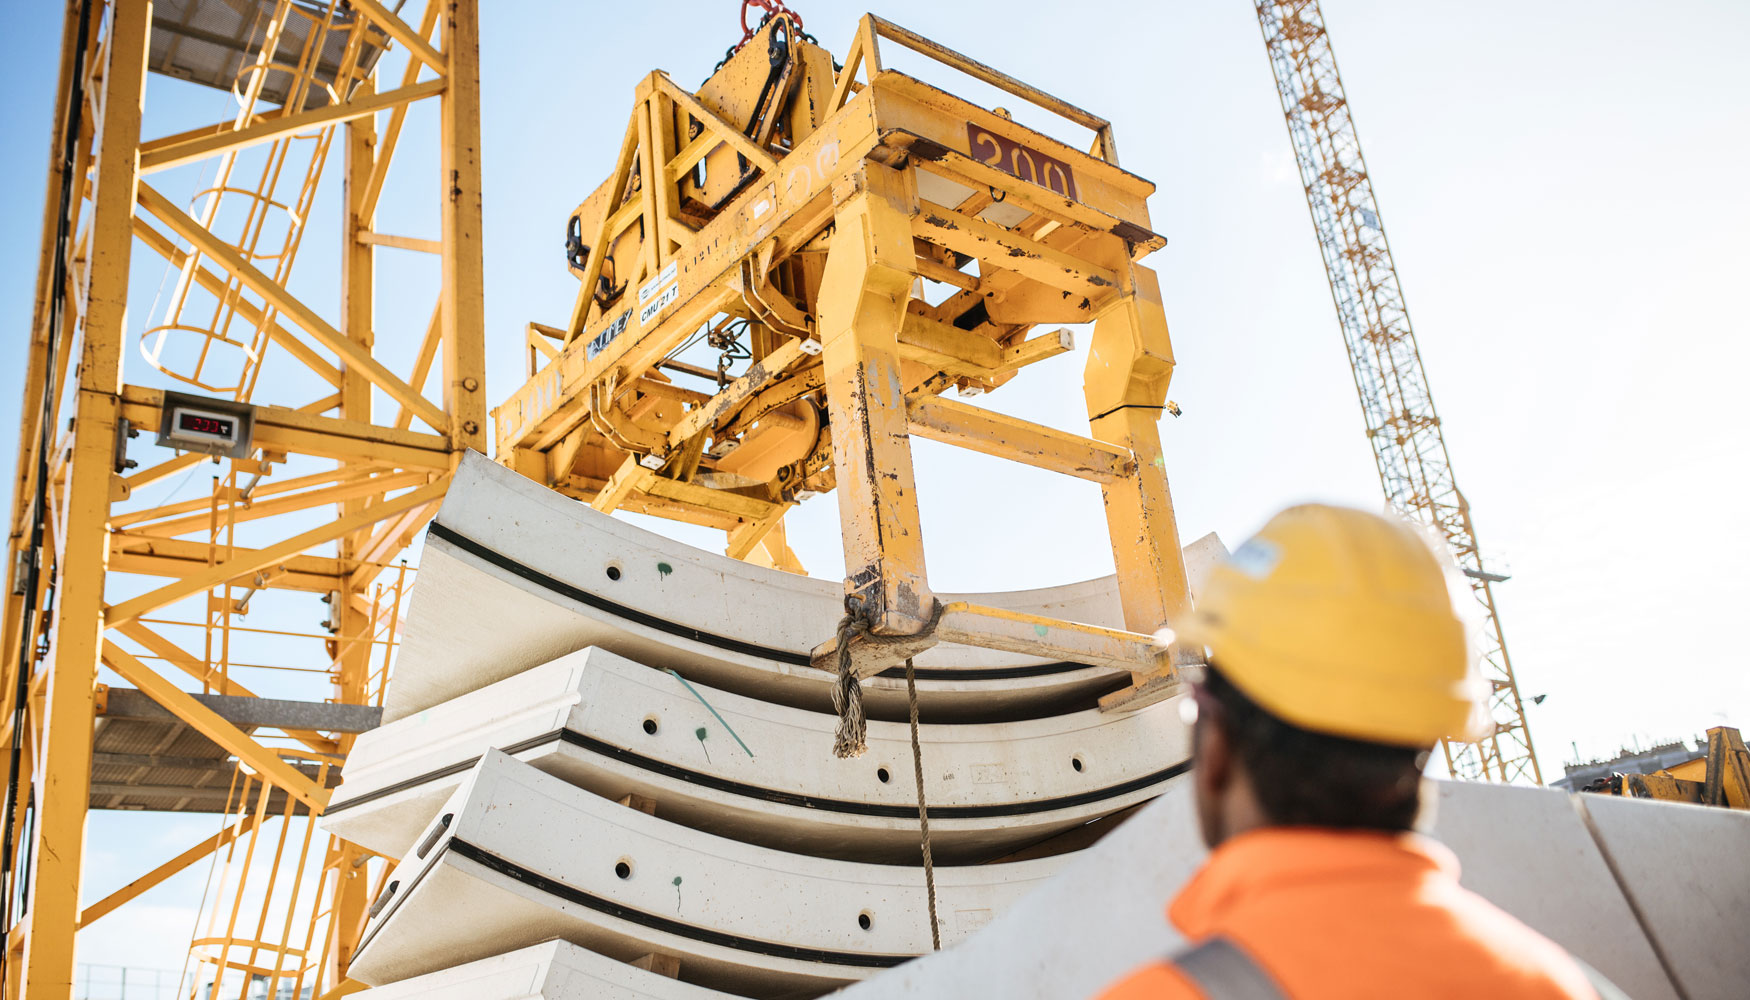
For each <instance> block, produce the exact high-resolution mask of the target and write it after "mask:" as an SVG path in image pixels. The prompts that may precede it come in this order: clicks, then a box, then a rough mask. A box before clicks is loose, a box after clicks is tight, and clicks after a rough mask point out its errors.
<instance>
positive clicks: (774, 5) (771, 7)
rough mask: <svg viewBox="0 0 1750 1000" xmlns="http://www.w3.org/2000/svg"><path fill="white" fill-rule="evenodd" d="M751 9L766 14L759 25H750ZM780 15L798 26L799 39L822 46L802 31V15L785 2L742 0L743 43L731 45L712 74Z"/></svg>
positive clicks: (712, 69) (713, 68) (780, 0)
mask: <svg viewBox="0 0 1750 1000" xmlns="http://www.w3.org/2000/svg"><path fill="white" fill-rule="evenodd" d="M750 7H758V8H759V9H761V10H763V11H765V12H766V13H765V15H764V16H763V17H761V18H760V19H759V22H758V23H757V24H752V25H750V24H748V23H747V12H748V8H750ZM780 14H782V15H784V16H785V17H788V18H789V19H790V23H791V24H793V25H795V26H796V36H797V37H798V38H800V39H802V40H803V41H805V42H807V43H808V44H810V45H819V44H820V39H818V38H815V37H814V36H813V35H811V34H809V33H808V32H806V31H804V30H802V15H801V14H798V13H796V12H795V11H793V10H791V9H790V8H789V7H787V6H785V4H784V0H741V41H739V42H736V43H735V44H734V45H731V46H730V47H729V48H728V50H727V51H725V52H724V53H723V58H722V59H720V60H718V61H717V65H716V66H713V67H712V68H711V72H712V73H713V74H715V73H716V72H717V71H718V70H720V69H722V68H723V64H724V63H726V62H728V61H729V60H730V59H731V58H733V57H734V55H735V54H736V53H737V52H740V51H741V47H742V46H743V45H746V44H747V43H748V42H750V41H752V40H753V36H754V32H756V31H758V30H760V29H761V28H763V27H765V26H766V22H768V21H770V20H771V19H772V18H774V17H777V16H778V15H780Z"/></svg>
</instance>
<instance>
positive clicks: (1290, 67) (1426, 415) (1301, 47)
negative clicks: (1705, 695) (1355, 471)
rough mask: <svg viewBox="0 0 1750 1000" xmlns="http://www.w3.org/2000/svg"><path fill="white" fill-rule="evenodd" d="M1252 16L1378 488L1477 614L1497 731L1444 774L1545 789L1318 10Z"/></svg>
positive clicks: (1285, 1)
mask: <svg viewBox="0 0 1750 1000" xmlns="http://www.w3.org/2000/svg"><path fill="white" fill-rule="evenodd" d="M1256 7H1257V11H1258V24H1259V26H1260V27H1261V28H1262V29H1263V32H1264V45H1265V48H1266V49H1268V51H1269V56H1270V68H1271V70H1272V71H1273V72H1274V73H1275V76H1276V91H1277V94H1278V95H1279V96H1280V97H1281V99H1282V113H1283V117H1284V118H1285V119H1286V120H1287V123H1288V136H1289V139H1290V141H1291V142H1292V143H1293V145H1294V157H1295V160H1296V161H1297V162H1298V163H1299V165H1300V179H1301V183H1302V184H1303V185H1304V187H1305V188H1306V203H1307V208H1308V209H1309V210H1311V212H1312V220H1313V228H1314V229H1315V230H1316V231H1317V233H1318V239H1319V251H1320V253H1321V254H1322V255H1323V257H1324V261H1325V273H1326V275H1327V276H1328V277H1329V279H1330V284H1331V301H1332V303H1333V304H1335V305H1336V307H1337V319H1338V322H1339V323H1341V325H1342V327H1343V342H1344V345H1345V346H1346V347H1347V348H1348V351H1349V364H1350V367H1351V368H1352V369H1353V370H1354V373H1355V391H1356V394H1357V395H1358V396H1359V397H1360V399H1361V412H1362V415H1363V416H1364V417H1365V418H1366V421H1367V439H1368V440H1369V441H1370V442H1371V443H1372V445H1373V458H1374V461H1375V463H1376V464H1377V465H1378V467H1379V481H1380V485H1381V486H1382V487H1384V489H1385V495H1386V499H1387V500H1388V501H1390V503H1391V505H1392V506H1393V507H1394V508H1396V509H1397V510H1399V511H1401V512H1402V513H1403V514H1405V515H1406V516H1409V517H1412V518H1414V519H1416V520H1418V521H1421V522H1423V523H1426V524H1429V525H1431V526H1433V527H1434V528H1435V529H1437V530H1438V531H1439V532H1440V533H1441V534H1442V535H1443V536H1444V537H1445V538H1446V540H1447V542H1448V543H1449V544H1450V545H1451V546H1452V552H1453V555H1454V557H1455V558H1456V559H1457V560H1458V565H1459V567H1460V568H1461V569H1462V570H1463V571H1464V574H1465V576H1466V577H1468V578H1469V580H1470V584H1471V590H1472V593H1473V594H1474V595H1475V596H1476V599H1477V602H1478V603H1479V604H1480V605H1482V610H1483V612H1484V615H1485V616H1486V623H1485V627H1484V629H1483V630H1482V638H1481V642H1482V648H1481V650H1480V651H1479V652H1480V654H1481V657H1480V658H1481V665H1482V671H1483V676H1484V680H1485V681H1486V682H1487V683H1488V684H1489V685H1490V692H1491V694H1490V709H1491V712H1492V715H1493V717H1494V720H1495V724H1496V729H1495V733H1494V735H1493V736H1490V737H1488V738H1487V739H1485V740H1482V741H1481V742H1477V743H1452V742H1449V743H1447V744H1446V763H1447V766H1448V767H1449V768H1450V769H1451V771H1452V774H1453V775H1454V776H1455V777H1459V778H1468V779H1472V780H1485V781H1487V780H1493V781H1504V782H1515V781H1526V780H1529V781H1532V782H1535V783H1537V784H1542V783H1543V776H1542V773H1541V772H1540V771H1539V769H1538V766H1537V755H1536V753H1535V751H1533V749H1532V745H1531V730H1530V728H1529V727H1528V726H1527V725H1526V721H1525V705H1524V702H1523V701H1522V700H1521V699H1520V697H1519V685H1518V682H1517V681H1515V680H1514V677H1513V662H1512V660H1511V659H1510V658H1509V657H1508V655H1507V642H1506V639H1505V638H1504V637H1503V635H1502V632H1501V620H1500V618H1499V616H1498V615H1497V614H1496V610H1495V596H1494V593H1493V592H1492V590H1491V589H1490V586H1491V584H1494V583H1498V582H1500V581H1501V580H1503V579H1505V577H1503V576H1501V575H1500V574H1498V573H1491V572H1489V571H1488V570H1487V569H1486V568H1485V567H1484V565H1483V559H1482V555H1481V553H1480V551H1479V549H1478V547H1477V534H1476V528H1475V526H1474V525H1473V524H1472V522H1471V513H1470V505H1469V504H1467V503H1466V502H1465V499H1464V494H1463V493H1462V492H1460V490H1459V488H1458V481H1457V479H1455V478H1454V476H1453V472H1452V460H1451V458H1450V457H1449V456H1448V454H1447V451H1446V439H1445V438H1444V437H1443V436H1442V434H1441V431H1440V418H1439V416H1437V415H1436V414H1435V412H1434V396H1433V394H1432V393H1431V392H1430V391H1429V388H1428V376H1427V372H1426V371H1425V370H1424V369H1423V367H1422V355H1421V352H1420V351H1418V350H1417V348H1416V335H1415V332H1414V331H1413V330H1412V329H1411V327H1410V313H1409V310H1408V308H1407V307H1406V306H1405V305H1404V293H1403V289H1402V288H1401V287H1400V286H1399V284H1398V272H1397V267H1396V266H1395V265H1394V264H1393V263H1392V255H1391V246H1390V244H1388V243H1387V241H1386V237H1385V229H1384V227H1383V225H1382V224H1381V222H1380V216H1379V203H1378V201H1377V200H1376V199H1375V197H1374V192H1373V182H1372V181H1371V180H1369V178H1368V174H1367V161H1366V160H1365V159H1364V158H1363V157H1362V155H1361V140H1360V139H1359V137H1358V136H1357V135H1356V132H1355V120H1354V118H1353V117H1352V116H1351V115H1350V113H1349V102H1348V99H1347V98H1346V97H1345V96H1344V94H1343V81H1342V78H1341V77H1340V76H1338V74H1337V59H1336V56H1335V55H1334V54H1333V53H1332V51H1331V39H1330V35H1329V34H1328V33H1327V32H1326V30H1325V19H1324V14H1323V13H1322V12H1321V11H1320V10H1319V5H1318V0H1257V3H1256Z"/></svg>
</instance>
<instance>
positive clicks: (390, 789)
mask: <svg viewBox="0 0 1750 1000" xmlns="http://www.w3.org/2000/svg"><path fill="white" fill-rule="evenodd" d="M837 724H838V720H837V719H836V718H835V717H834V716H830V715H825V714H821V713H817V712H806V711H802V710H800V709H795V708H789V707H786V706H782V705H772V704H768V703H766V702H761V701H756V700H754V699H751V698H745V697H742V696H740V695H735V694H730V693H728V692H725V691H718V690H716V689H715V688H710V687H707V686H705V685H702V684H689V683H687V682H684V681H682V680H681V679H680V678H679V677H678V676H676V675H674V674H670V673H667V672H665V671H660V670H652V669H650V668H649V667H646V666H643V665H642V664H638V663H634V662H632V661H630V660H627V659H625V658H624V657H620V656H616V655H614V654H613V653H609V652H607V651H605V650H600V649H587V650H582V651H579V652H576V653H571V654H568V655H566V656H563V657H560V658H559V659H557V660H554V661H553V662H551V663H547V664H543V665H541V666H539V667H535V668H534V669H532V670H527V671H524V672H523V673H521V674H517V675H515V676H513V677H509V678H506V679H505V680H502V681H499V682H498V683H496V684H492V685H490V686H488V687H485V688H482V689H480V690H479V691H474V692H472V693H470V694H466V695H463V696H462V697H460V698H455V699H452V700H451V701H448V702H445V703H444V704H442V705H438V706H436V707H434V708H431V709H428V710H426V711H423V712H420V713H418V714H417V715H412V716H409V717H407V718H404V719H401V720H399V721H397V722H392V723H390V724H389V725H387V726H384V727H382V728H379V729H376V730H373V731H371V732H369V733H365V734H364V735H362V736H360V737H359V739H358V742H357V743H356V744H355V745H354V746H353V750H352V753H351V754H350V755H349V756H348V758H347V770H346V781H345V783H344V784H342V785H341V786H340V788H339V789H337V790H336V793H335V796H334V799H333V801H332V802H331V803H330V804H329V806H328V810H327V812H326V813H325V814H324V817H323V821H322V822H323V826H324V828H325V829H327V830H328V831H329V832H330V833H333V834H335V835H337V836H340V837H344V838H346V839H347V840H350V841H352V842H354V843H357V844H362V845H364V846H365V847H368V848H370V849H372V850H374V851H379V852H381V853H383V854H387V855H389V856H390V857H405V856H406V854H407V852H408V850H409V848H410V845H411V844H412V843H413V842H414V840H415V839H416V838H417V837H418V835H419V832H420V831H421V830H422V829H423V828H424V827H425V826H426V824H427V823H429V822H430V821H431V819H432V818H433V817H434V816H436V815H437V812H438V809H439V808H440V807H441V806H442V805H443V803H444V800H445V799H447V798H449V796H450V794H451V793H452V792H453V791H455V789H456V788H457V787H458V786H459V785H460V784H461V783H462V782H463V780H464V779H465V778H466V770H467V768H468V767H470V766H471V765H472V764H473V763H474V762H475V761H476V760H478V759H479V758H480V756H481V754H482V753H483V752H484V751H485V750H486V748H488V747H495V748H499V749H502V750H505V751H506V752H508V753H510V754H511V755H513V756H515V757H516V758H517V759H519V760H522V761H524V762H527V763H530V764H533V765H534V766H535V767H537V768H540V769H541V770H543V771H546V772H547V773H549V774H553V775H557V776H558V777H561V778H563V779H565V780H566V781H567V782H570V783H571V784H574V785H579V786H582V787H584V788H587V789H589V790H590V791H593V792H595V793H597V794H598V795H602V796H604V797H606V798H611V799H618V798H621V797H622V796H625V795H639V796H644V797H647V798H649V799H651V800H653V801H654V802H655V810H656V815H657V816H660V817H662V818H664V819H671V820H674V821H676V822H678V823H682V824H684V825H686V826H690V827H695V828H697V829H700V830H704V831H706V832H709V833H715V834H719V835H722V836H726V837H734V838H735V839H738V840H745V841H749V842H752V843H757V844H763V845H765V846H768V847H776V848H781V849H784V850H794V851H799V852H802V853H806V854H813V855H817V856H822V857H837V858H843V859H846V860H858V861H874V862H880V863H889V864H914V863H916V860H917V858H918V851H919V847H918V819H917V798H916V795H917V791H916V784H915V779H914V776H913V775H914V771H913V764H912V754H911V734H910V731H909V727H908V726H907V725H906V724H904V723H893V722H871V723H870V724H869V752H868V753H867V754H865V755H863V756H862V757H860V758H857V759H855V760H840V759H838V758H836V757H834V756H833V754H832V742H833V731H834V729H835V728H836V726H837ZM919 733H920V738H921V744H922V750H923V759H924V763H925V785H924V788H925V794H926V796H927V799H928V803H929V809H930V833H931V839H932V844H933V849H934V854H935V857H936V860H938V861H941V862H945V863H958V862H968V863H975V862H979V861H987V860H990V859H991V858H993V857H996V856H999V855H1001V854H1004V853H1007V852H1008V851H1011V850H1014V849H1016V848H1018V847H1021V846H1024V845H1027V844H1031V843H1033V842H1035V841H1038V840H1041V839H1044V838H1046V837H1049V836H1051V835H1052V834H1055V833H1058V832H1060V831H1063V830H1066V829H1068V828H1070V827H1075V826H1080V825H1081V824H1083V823H1087V822H1089V821H1091V820H1095V819H1098V818H1100V817H1102V816H1105V815H1108V814H1110V813H1113V812H1116V811H1118V810H1120V809H1125V808H1128V807H1130V806H1133V805H1136V804H1138V803H1140V802H1143V801H1145V800H1147V799H1150V798H1153V797H1154V796H1155V795H1158V794H1160V792H1161V791H1162V790H1163V789H1164V788H1165V786H1166V783H1167V782H1168V781H1169V780H1170V779H1171V778H1172V777H1174V776H1175V775H1177V774H1179V773H1181V772H1182V771H1183V770H1184V769H1185V768H1186V767H1187V766H1188V758H1189V756H1190V738H1189V732H1188V730H1187V729H1186V727H1185V725H1184V723H1183V722H1182V721H1181V720H1180V717H1179V705H1178V699H1171V700H1168V701H1163V702H1160V703H1158V704H1155V705H1151V706H1149V707H1148V708H1145V709H1142V710H1140V711H1136V712H1125V713H1113V714H1106V713H1101V712H1097V711H1085V712H1078V713H1075V714H1073V715H1065V716H1057V717H1053V718H1049V719H1034V720H1028V721H1023V722H1007V723H997V724H991V725H925V726H921V727H920V728H919Z"/></svg>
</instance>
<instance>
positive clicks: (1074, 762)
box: [1069, 757, 1082, 771]
mask: <svg viewBox="0 0 1750 1000" xmlns="http://www.w3.org/2000/svg"><path fill="white" fill-rule="evenodd" d="M1069 766H1070V767H1073V768H1075V769H1076V770H1077V771H1080V770H1081V769H1082V759H1081V758H1080V757H1071V758H1070V759H1069Z"/></svg>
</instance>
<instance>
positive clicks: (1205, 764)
mask: <svg viewBox="0 0 1750 1000" xmlns="http://www.w3.org/2000/svg"><path fill="white" fill-rule="evenodd" d="M1197 702H1198V709H1199V711H1198V713H1197V723H1196V725H1195V727H1194V728H1193V729H1192V731H1191V753H1192V759H1191V764H1192V767H1191V783H1192V785H1191V787H1192V789H1193V791H1194V793H1195V795H1196V800H1197V823H1198V826H1199V828H1200V829H1201V831H1202V833H1203V842H1204V843H1205V844H1206V845H1208V846H1209V847H1214V846H1216V845H1217V844H1219V843H1221V842H1222V840H1223V839H1225V838H1226V836H1227V832H1226V831H1227V818H1226V809H1227V801H1228V794H1227V793H1228V789H1229V788H1230V786H1231V785H1232V784H1233V777H1234V774H1233V769H1234V759H1233V745H1232V744H1231V743H1229V742H1228V738H1227V733H1226V732H1225V731H1223V729H1222V726H1221V722H1220V720H1219V719H1218V718H1217V713H1218V712H1219V710H1220V709H1219V706H1217V705H1216V704H1215V703H1214V699H1211V698H1207V697H1200V698H1198V699H1197Z"/></svg>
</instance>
